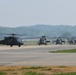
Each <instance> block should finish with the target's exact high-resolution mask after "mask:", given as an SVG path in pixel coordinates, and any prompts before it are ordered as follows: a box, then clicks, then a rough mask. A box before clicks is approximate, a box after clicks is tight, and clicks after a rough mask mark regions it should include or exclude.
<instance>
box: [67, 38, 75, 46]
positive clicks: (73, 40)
mask: <svg viewBox="0 0 76 75" xmlns="http://www.w3.org/2000/svg"><path fill="white" fill-rule="evenodd" d="M67 40H68V41H67V42H68V43H69V44H70V45H71V44H76V39H75V38H70V39H67Z"/></svg>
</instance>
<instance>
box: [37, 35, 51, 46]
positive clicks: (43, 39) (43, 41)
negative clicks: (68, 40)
mask: <svg viewBox="0 0 76 75" xmlns="http://www.w3.org/2000/svg"><path fill="white" fill-rule="evenodd" d="M48 42H50V41H47V40H46V36H41V38H40V40H39V42H38V44H39V45H41V44H44V45H47V43H48Z"/></svg>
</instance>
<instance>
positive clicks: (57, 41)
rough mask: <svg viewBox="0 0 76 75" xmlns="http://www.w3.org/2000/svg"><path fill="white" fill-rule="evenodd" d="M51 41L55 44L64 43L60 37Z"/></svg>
mask: <svg viewBox="0 0 76 75" xmlns="http://www.w3.org/2000/svg"><path fill="white" fill-rule="evenodd" d="M53 43H55V44H56V45H57V44H60V45H62V44H63V43H65V41H64V40H62V38H61V37H58V38H57V39H56V40H54V41H53Z"/></svg>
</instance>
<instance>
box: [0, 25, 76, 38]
mask: <svg viewBox="0 0 76 75" xmlns="http://www.w3.org/2000/svg"><path fill="white" fill-rule="evenodd" d="M0 33H1V34H2V33H6V34H10V33H17V34H26V35H27V36H42V35H46V36H52V37H53V36H63V37H68V36H76V26H68V25H34V26H21V27H15V28H12V27H0Z"/></svg>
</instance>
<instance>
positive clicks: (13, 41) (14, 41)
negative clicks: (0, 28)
mask: <svg viewBox="0 0 76 75" xmlns="http://www.w3.org/2000/svg"><path fill="white" fill-rule="evenodd" d="M9 35H11V36H8V37H4V39H3V40H0V44H3V45H10V46H11V47H12V46H13V45H18V46H19V47H20V46H21V45H23V43H22V40H21V39H19V38H18V37H16V36H15V35H17V34H9Z"/></svg>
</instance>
